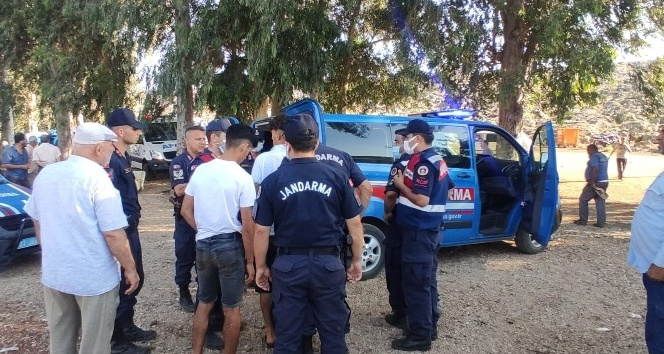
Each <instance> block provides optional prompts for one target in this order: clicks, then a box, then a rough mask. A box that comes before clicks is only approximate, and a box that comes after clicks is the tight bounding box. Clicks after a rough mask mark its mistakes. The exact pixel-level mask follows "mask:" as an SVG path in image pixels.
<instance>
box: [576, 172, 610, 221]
mask: <svg viewBox="0 0 664 354" xmlns="http://www.w3.org/2000/svg"><path fill="white" fill-rule="evenodd" d="M595 186H597V187H599V188H602V189H604V190H606V189H607V188H608V187H609V182H597V183H595ZM591 199H592V200H595V209H597V223H598V224H600V225H604V224H606V201H605V200H604V199H602V198H600V197H599V195H597V192H596V191H595V190H594V189H592V188H591V187H590V185H589V184H588V183H586V185H585V186H584V187H583V190H582V191H581V195H580V196H579V219H580V220H581V221H584V222H588V202H590V200H591Z"/></svg>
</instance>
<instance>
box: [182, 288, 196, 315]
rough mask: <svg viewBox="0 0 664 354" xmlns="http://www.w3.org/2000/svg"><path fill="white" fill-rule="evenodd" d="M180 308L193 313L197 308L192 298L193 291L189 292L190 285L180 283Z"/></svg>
mask: <svg viewBox="0 0 664 354" xmlns="http://www.w3.org/2000/svg"><path fill="white" fill-rule="evenodd" d="M180 308H181V309H182V310H183V311H185V312H189V313H193V312H194V309H195V308H196V307H195V306H194V302H193V301H192V299H191V293H189V287H188V286H184V285H180Z"/></svg>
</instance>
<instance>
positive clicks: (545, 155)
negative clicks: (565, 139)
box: [532, 128, 549, 172]
mask: <svg viewBox="0 0 664 354" xmlns="http://www.w3.org/2000/svg"><path fill="white" fill-rule="evenodd" d="M532 156H533V165H534V172H540V171H542V170H544V168H545V167H546V162H547V161H548V160H549V144H548V141H547V135H546V130H544V131H542V130H541V128H540V130H538V131H537V134H535V140H534V141H533V154H532Z"/></svg>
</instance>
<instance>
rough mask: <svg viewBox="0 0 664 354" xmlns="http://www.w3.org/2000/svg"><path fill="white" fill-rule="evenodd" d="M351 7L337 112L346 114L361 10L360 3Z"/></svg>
mask: <svg viewBox="0 0 664 354" xmlns="http://www.w3.org/2000/svg"><path fill="white" fill-rule="evenodd" d="M349 6H350V7H352V8H351V9H350V10H349V11H350V16H349V21H348V40H347V43H348V51H347V52H346V57H345V58H344V60H343V64H342V69H341V70H342V74H341V77H342V80H343V81H342V82H341V88H340V90H341V102H339V107H337V108H338V111H339V113H347V110H348V91H349V90H350V81H351V80H350V73H351V68H352V61H353V50H354V43H355V40H356V39H357V28H356V27H357V21H358V18H359V16H360V10H361V9H362V1H360V0H355V2H354V3H351V4H350V5H349Z"/></svg>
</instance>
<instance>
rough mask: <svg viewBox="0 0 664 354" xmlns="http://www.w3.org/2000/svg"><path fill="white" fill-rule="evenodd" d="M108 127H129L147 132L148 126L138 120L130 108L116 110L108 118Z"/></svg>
mask: <svg viewBox="0 0 664 354" xmlns="http://www.w3.org/2000/svg"><path fill="white" fill-rule="evenodd" d="M106 125H108V126H109V127H119V126H122V125H128V126H130V127H132V128H136V129H141V130H145V129H147V128H148V126H147V125H146V124H145V123H141V122H139V121H137V120H136V116H135V115H134V112H132V111H131V110H130V109H129V108H116V109H114V110H113V112H111V114H109V115H108V117H106Z"/></svg>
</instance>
